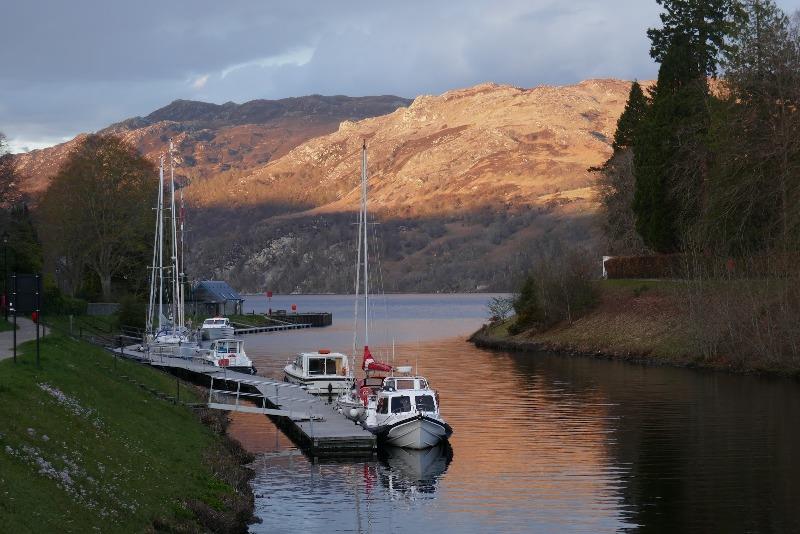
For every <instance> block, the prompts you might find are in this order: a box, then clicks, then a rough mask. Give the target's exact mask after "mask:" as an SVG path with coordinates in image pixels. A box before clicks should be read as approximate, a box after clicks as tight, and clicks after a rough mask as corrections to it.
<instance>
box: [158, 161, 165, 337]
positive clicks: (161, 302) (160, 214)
mask: <svg viewBox="0 0 800 534" xmlns="http://www.w3.org/2000/svg"><path fill="white" fill-rule="evenodd" d="M163 317H164V155H163V154H162V155H161V161H160V165H159V168H158V329H159V330H161V328H162V327H163V325H162V324H161V319H162V318H163Z"/></svg>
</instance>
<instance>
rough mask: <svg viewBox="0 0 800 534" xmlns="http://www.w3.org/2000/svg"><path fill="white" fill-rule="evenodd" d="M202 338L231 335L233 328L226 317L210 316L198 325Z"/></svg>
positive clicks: (219, 337)
mask: <svg viewBox="0 0 800 534" xmlns="http://www.w3.org/2000/svg"><path fill="white" fill-rule="evenodd" d="M200 332H201V334H202V337H203V339H208V340H211V341H213V340H215V339H223V338H230V337H233V334H234V328H233V326H231V321H230V319H228V318H227V317H210V318H208V319H206V320H205V321H203V324H202V326H201V327H200Z"/></svg>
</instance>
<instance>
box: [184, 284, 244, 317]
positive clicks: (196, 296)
mask: <svg viewBox="0 0 800 534" xmlns="http://www.w3.org/2000/svg"><path fill="white" fill-rule="evenodd" d="M187 305H188V307H189V309H190V310H192V313H193V314H194V315H205V316H211V317H216V316H225V315H240V314H241V313H242V307H243V305H244V298H243V297H242V296H241V295H240V294H239V293H237V292H236V291H235V290H234V289H233V288H232V287H231V286H229V285H228V283H227V282H222V281H219V280H201V281H200V282H196V283H194V284H192V286H191V292H190V293H189V299H188V301H187Z"/></svg>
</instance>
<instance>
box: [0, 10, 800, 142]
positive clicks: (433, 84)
mask: <svg viewBox="0 0 800 534" xmlns="http://www.w3.org/2000/svg"><path fill="white" fill-rule="evenodd" d="M778 3H779V5H780V6H781V7H782V8H783V9H785V10H787V11H794V10H796V9H798V8H800V0H780V1H779V2H778ZM659 9H660V8H659V6H658V4H657V3H656V1H655V0H570V1H568V2H567V1H564V0H458V1H453V0H448V1H444V0H440V1H437V0H402V1H380V0H372V1H369V2H367V1H355V0H338V1H333V0H318V1H316V2H314V1H307V0H292V1H278V0H273V1H267V0H251V1H238V0H227V1H224V2H221V1H219V0H168V1H163V0H137V1H135V2H134V1H117V0H70V1H65V0H24V1H14V0H9V1H8V2H3V5H2V8H0V132H4V133H5V134H6V136H7V137H8V140H9V146H10V149H11V151H12V152H20V151H26V150H29V149H35V148H42V147H45V146H49V145H53V144H56V143H60V142H62V141H65V140H68V139H70V138H72V137H73V136H75V135H76V134H78V133H80V132H87V131H96V130H98V129H100V128H103V127H105V126H107V125H109V124H111V123H114V122H118V121H120V120H123V119H126V118H129V117H133V116H144V115H147V114H148V113H150V112H151V111H154V110H155V109H158V108H160V107H162V106H165V105H167V104H169V103H170V102H172V101H173V100H175V99H179V98H182V99H191V100H202V101H206V102H214V103H224V102H227V101H233V102H239V103H241V102H246V101H248V100H252V99H256V98H270V99H272V98H284V97H289V96H302V95H307V94H325V95H331V94H345V95H350V96H363V95H377V94H394V95H398V96H404V97H410V98H411V97H415V96H417V95H420V94H439V93H442V92H444V91H447V90H449V89H455V88H459V87H467V86H471V85H475V84H477V83H481V82H486V81H492V82H497V83H506V84H511V85H516V86H520V87H534V86H537V85H542V84H557V85H561V84H570V83H576V82H579V81H581V80H584V79H588V78H621V79H650V78H653V77H654V76H655V75H656V72H657V66H656V65H655V64H654V63H653V61H652V60H651V59H650V57H649V54H648V50H649V42H648V40H647V37H646V35H645V31H646V29H647V28H648V27H652V26H657V25H658V23H659V20H658V14H659Z"/></svg>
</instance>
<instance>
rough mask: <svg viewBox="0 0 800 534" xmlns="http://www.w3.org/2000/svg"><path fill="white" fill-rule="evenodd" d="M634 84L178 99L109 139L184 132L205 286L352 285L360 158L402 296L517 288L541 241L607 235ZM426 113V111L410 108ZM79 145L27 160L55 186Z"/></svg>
mask: <svg viewBox="0 0 800 534" xmlns="http://www.w3.org/2000/svg"><path fill="white" fill-rule="evenodd" d="M629 88H630V84H629V83H628V82H624V81H618V80H589V81H585V82H582V83H579V84H576V85H571V86H564V87H550V86H540V87H535V88H531V89H522V88H517V87H511V86H505V85H497V84H491V83H487V84H481V85H478V86H475V87H470V88H465V89H459V90H454V91H449V92H446V93H444V94H442V95H438V96H430V95H424V96H420V97H417V98H416V99H415V100H414V101H413V102H411V101H407V100H404V99H401V98H398V97H392V96H380V97H363V98H348V97H322V96H310V97H302V98H295V99H285V100H279V101H266V100H258V101H253V102H248V103H246V104H241V105H237V104H233V103H227V104H222V105H215V104H206V103H202V102H190V101H176V102H173V103H172V104H170V105H168V106H166V107H164V108H162V109H159V110H157V111H154V112H153V113H151V114H150V115H148V116H146V117H137V118H133V119H128V120H126V121H123V122H121V123H118V124H115V125H112V126H110V127H108V128H107V129H105V130H103V132H108V133H115V134H118V135H121V136H123V137H124V138H126V139H128V140H129V141H131V142H132V143H133V144H134V145H135V146H137V147H138V148H139V149H140V150H141V151H142V152H143V153H145V154H146V155H148V157H151V158H153V159H155V158H156V157H157V156H158V154H159V153H160V152H161V151H163V150H164V148H165V146H166V143H167V141H168V139H169V138H173V139H174V141H175V143H176V144H177V147H178V151H179V156H180V166H179V168H178V171H177V173H178V175H179V177H180V179H181V181H182V182H183V183H184V184H185V186H186V187H185V189H184V191H185V194H186V198H187V200H188V204H189V206H190V209H189V211H188V222H189V229H190V234H189V236H188V238H187V243H188V246H189V253H188V254H189V255H188V259H189V264H188V266H187V271H188V272H189V273H190V276H192V278H205V277H215V278H224V279H227V280H229V281H231V282H232V283H233V284H234V285H235V286H237V287H238V288H240V289H242V290H245V291H261V290H264V289H270V290H273V291H279V292H287V291H302V292H340V291H347V290H349V289H350V288H351V286H352V280H351V273H352V264H353V256H354V250H355V243H354V240H355V232H354V230H353V226H352V224H353V222H354V221H355V211H356V210H357V205H358V193H357V188H356V186H357V183H358V180H359V174H360V171H359V165H360V155H359V150H360V147H361V144H362V142H363V141H366V142H367V144H368V146H369V172H370V210H371V214H373V215H374V216H375V217H377V219H378V220H379V221H380V223H381V224H380V225H379V226H376V227H373V229H374V230H375V232H376V234H377V236H378V237H379V239H377V240H376V241H375V244H376V246H377V247H378V248H377V249H376V251H375V254H374V257H376V258H378V259H380V261H381V273H382V275H383V277H382V278H383V282H382V283H381V286H382V289H384V290H386V291H475V290H509V289H512V288H513V286H514V283H515V281H516V279H517V278H518V276H519V273H521V272H523V271H524V270H525V269H526V268H527V267H528V266H529V265H530V263H531V262H532V261H533V260H534V258H535V257H536V255H537V253H538V250H539V249H540V248H541V247H550V246H556V245H554V243H555V244H558V243H565V244H568V245H579V246H583V247H587V248H591V247H595V246H596V245H597V243H598V242H599V228H598V225H597V221H596V214H597V207H598V206H597V202H596V195H595V191H594V188H593V185H594V177H593V176H592V175H591V173H589V172H588V171H587V169H588V168H589V167H591V166H594V165H598V164H600V163H602V162H603V161H604V160H605V159H606V158H607V157H608V155H609V154H610V152H611V148H610V138H611V137H612V135H613V132H614V129H615V127H616V121H617V118H618V117H619V115H620V113H621V112H622V109H623V107H624V104H625V101H626V98H627V94H628V91H629ZM409 104H410V105H409ZM79 141H80V138H76V139H74V140H72V141H70V142H68V143H65V144H63V145H59V146H56V147H53V148H50V149H45V150H39V151H34V152H31V153H29V154H24V155H20V156H18V165H19V168H20V170H21V172H22V174H23V182H22V183H23V189H24V190H25V192H28V193H33V194H35V193H36V192H39V191H42V190H43V189H44V188H46V187H47V183H48V180H49V177H50V176H52V175H53V173H54V172H55V171H56V169H57V168H58V166H59V165H60V163H61V162H62V161H63V158H64V157H65V156H66V154H67V153H68V151H69V150H70V149H71V148H72V147H73V146H74V145H75V143H77V142H79Z"/></svg>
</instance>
